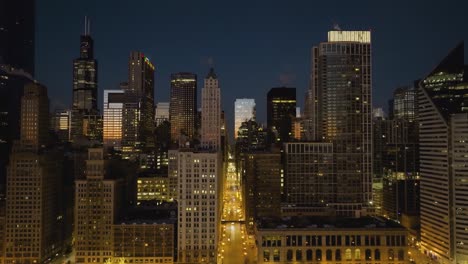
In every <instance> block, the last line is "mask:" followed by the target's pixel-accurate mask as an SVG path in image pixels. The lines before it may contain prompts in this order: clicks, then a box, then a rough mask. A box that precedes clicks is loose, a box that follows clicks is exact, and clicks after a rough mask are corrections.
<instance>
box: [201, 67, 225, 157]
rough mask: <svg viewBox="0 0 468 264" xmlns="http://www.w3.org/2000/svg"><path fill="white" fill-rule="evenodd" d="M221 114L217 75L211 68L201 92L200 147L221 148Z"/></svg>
mask: <svg viewBox="0 0 468 264" xmlns="http://www.w3.org/2000/svg"><path fill="white" fill-rule="evenodd" d="M221 115H222V113H221V89H220V87H219V80H218V77H217V75H216V73H215V72H214V69H213V68H211V69H210V72H209V73H208V75H207V76H206V78H205V86H204V87H203V89H202V93H201V134H200V136H201V146H202V148H204V149H211V150H221V126H222V124H221Z"/></svg>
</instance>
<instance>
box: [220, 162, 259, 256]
mask: <svg viewBox="0 0 468 264" xmlns="http://www.w3.org/2000/svg"><path fill="white" fill-rule="evenodd" d="M230 158H231V157H230ZM244 212H245V210H244V208H243V206H242V191H241V186H240V177H239V175H237V174H236V167H235V162H234V161H233V160H229V162H228V168H227V175H226V181H225V188H224V199H223V215H222V222H221V232H222V237H221V241H220V244H219V247H218V248H219V254H218V263H223V264H230V263H236V264H239V263H255V261H254V260H255V247H254V243H253V241H252V238H250V239H249V237H247V235H246V231H245V224H244Z"/></svg>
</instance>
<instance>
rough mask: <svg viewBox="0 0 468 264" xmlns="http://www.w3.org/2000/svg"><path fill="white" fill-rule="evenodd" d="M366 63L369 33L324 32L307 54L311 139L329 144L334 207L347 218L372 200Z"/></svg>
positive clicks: (369, 87) (369, 72)
mask: <svg viewBox="0 0 468 264" xmlns="http://www.w3.org/2000/svg"><path fill="white" fill-rule="evenodd" d="M371 61H372V60H371V33H370V31H341V30H340V31H336V30H334V31H329V32H328V41H327V42H322V43H320V44H319V45H318V46H316V47H314V48H313V49H312V64H313V65H312V85H311V89H312V91H311V94H312V95H311V96H312V98H313V100H312V112H313V113H314V118H313V120H314V125H313V127H315V132H316V136H315V138H316V139H317V140H319V141H322V142H328V143H332V144H333V153H334V162H335V167H334V174H335V179H334V181H333V182H334V183H335V185H334V186H335V190H334V194H335V197H336V198H335V201H334V203H336V204H337V205H338V204H339V205H340V206H339V207H340V208H341V210H342V213H343V214H349V215H353V214H354V213H353V212H351V211H355V210H360V208H361V206H362V205H368V203H369V202H370V201H371V199H372V134H371V133H372V122H371V120H372V66H371ZM346 211H348V212H346Z"/></svg>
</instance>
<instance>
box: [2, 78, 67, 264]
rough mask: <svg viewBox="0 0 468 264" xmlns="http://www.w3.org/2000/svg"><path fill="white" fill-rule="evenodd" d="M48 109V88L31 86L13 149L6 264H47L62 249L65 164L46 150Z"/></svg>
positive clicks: (23, 101) (8, 185) (9, 171)
mask: <svg viewBox="0 0 468 264" xmlns="http://www.w3.org/2000/svg"><path fill="white" fill-rule="evenodd" d="M48 106H49V101H48V98H47V90H46V88H45V87H44V86H42V85H40V84H38V83H31V84H28V85H27V86H26V87H25V91H24V95H23V97H22V100H21V140H20V141H17V142H16V143H15V146H14V147H13V151H12V153H11V155H10V163H9V166H8V173H7V175H8V176H7V194H8V200H7V204H6V225H5V236H4V238H3V237H2V239H5V263H42V262H44V261H46V260H47V259H48V258H50V257H53V256H54V255H55V254H56V253H58V252H59V251H60V249H61V247H62V241H60V239H61V235H60V230H61V229H60V225H59V222H60V219H62V217H63V215H62V214H61V210H60V208H59V201H60V197H59V194H60V187H61V185H60V178H61V177H60V176H61V174H60V173H61V167H60V166H61V162H60V160H59V158H58V156H57V155H54V153H53V152H52V151H50V150H48V149H45V148H43V145H44V144H45V143H46V141H47V135H48V134H47V132H48V124H49V117H48V115H49V109H48ZM39 149H41V151H39ZM25 183H27V184H25Z"/></svg>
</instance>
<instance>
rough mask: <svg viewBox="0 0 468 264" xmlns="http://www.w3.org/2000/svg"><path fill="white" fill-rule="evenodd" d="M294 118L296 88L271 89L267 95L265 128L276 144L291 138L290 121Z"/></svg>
mask: <svg viewBox="0 0 468 264" xmlns="http://www.w3.org/2000/svg"><path fill="white" fill-rule="evenodd" d="M295 116H296V88H287V87H279V88H272V89H271V90H270V91H269V92H268V94H267V126H268V130H269V132H270V133H272V134H273V135H274V137H275V141H276V142H288V141H289V139H290V138H291V137H292V131H291V130H292V119H293V118H294V117H295Z"/></svg>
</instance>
